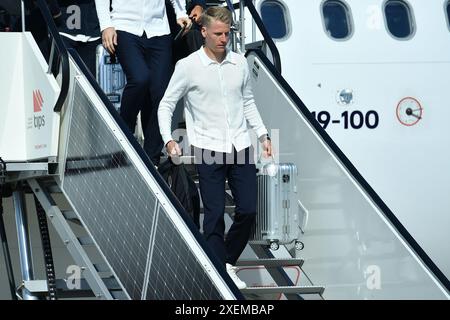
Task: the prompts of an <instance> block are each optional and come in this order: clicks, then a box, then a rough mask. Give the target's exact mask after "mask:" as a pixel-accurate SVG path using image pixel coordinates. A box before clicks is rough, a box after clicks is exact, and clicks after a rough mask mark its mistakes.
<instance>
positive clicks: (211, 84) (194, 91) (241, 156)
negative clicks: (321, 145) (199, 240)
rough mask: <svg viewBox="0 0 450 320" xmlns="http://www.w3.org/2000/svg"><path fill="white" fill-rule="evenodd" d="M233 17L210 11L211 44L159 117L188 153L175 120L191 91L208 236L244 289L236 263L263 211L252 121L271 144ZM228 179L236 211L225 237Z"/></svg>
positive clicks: (175, 81)
mask: <svg viewBox="0 0 450 320" xmlns="http://www.w3.org/2000/svg"><path fill="white" fill-rule="evenodd" d="M231 21H232V18H231V13H230V11H228V9H226V8H224V7H211V8H209V9H208V10H206V11H205V12H204V14H203V16H202V35H203V37H204V38H205V46H204V47H202V48H201V49H200V50H198V51H196V52H194V53H193V54H191V55H189V56H188V57H187V58H185V59H182V60H180V61H179V62H178V63H177V65H176V67H175V72H174V74H173V76H172V79H171V80H170V83H169V86H168V88H167V90H166V93H165V94H164V97H163V99H162V100H161V102H160V105H159V110H158V121H159V125H160V130H161V135H162V137H163V141H164V144H165V145H166V148H167V151H168V153H169V155H171V156H176V155H181V150H180V147H179V145H178V144H177V142H175V141H174V140H173V138H172V135H171V121H172V115H173V112H174V109H175V106H176V103H177V102H178V100H179V99H180V98H182V97H184V105H185V114H186V129H187V136H188V140H189V143H190V144H192V145H193V146H194V148H195V155H196V164H197V170H198V173H199V179H200V192H201V195H202V200H203V206H204V208H205V218H204V221H203V231H204V235H205V238H206V241H207V242H208V244H209V245H210V247H211V248H212V249H213V250H212V251H213V252H214V253H215V254H216V255H217V256H218V258H219V259H220V260H221V261H222V262H223V263H224V264H225V265H226V268H227V271H228V274H229V275H230V277H231V278H232V279H233V280H234V282H235V283H236V285H237V287H238V288H240V289H243V288H245V287H246V284H245V282H243V281H241V280H240V279H239V278H238V277H237V275H236V269H235V268H234V267H233V266H234V264H235V263H236V261H237V259H238V258H239V256H240V255H241V253H242V251H243V250H244V248H245V246H246V244H247V242H248V238H249V235H250V232H251V228H252V225H253V223H254V219H255V215H256V168H255V164H254V163H253V149H252V148H251V141H250V136H249V133H248V129H247V124H249V125H250V127H251V128H252V129H253V130H255V132H256V134H257V136H258V137H259V139H260V141H261V143H262V144H263V149H264V153H265V156H271V155H272V146H271V142H270V139H269V137H268V134H267V129H266V127H265V126H264V124H263V122H262V120H261V117H260V115H259V112H258V110H257V109H256V105H255V101H254V99H253V93H252V89H251V84H250V74H249V68H248V64H247V60H246V59H245V58H244V57H243V56H241V55H239V54H236V53H234V52H231V51H229V50H227V43H228V40H229V34H230V25H231ZM226 178H228V184H229V185H230V188H231V191H232V193H233V197H234V200H235V204H236V214H235V217H234V222H233V225H232V226H231V228H230V229H229V231H228V234H227V239H226V240H224V232H225V223H224V209H225V179H226Z"/></svg>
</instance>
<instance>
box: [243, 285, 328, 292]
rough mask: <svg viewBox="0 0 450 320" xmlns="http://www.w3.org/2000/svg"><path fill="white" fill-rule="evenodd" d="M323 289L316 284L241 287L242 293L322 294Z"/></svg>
mask: <svg viewBox="0 0 450 320" xmlns="http://www.w3.org/2000/svg"><path fill="white" fill-rule="evenodd" d="M324 291H325V288H324V287H318V286H288V287H247V288H245V289H241V292H242V293H243V294H275V293H286V294H322V293H323V292H324Z"/></svg>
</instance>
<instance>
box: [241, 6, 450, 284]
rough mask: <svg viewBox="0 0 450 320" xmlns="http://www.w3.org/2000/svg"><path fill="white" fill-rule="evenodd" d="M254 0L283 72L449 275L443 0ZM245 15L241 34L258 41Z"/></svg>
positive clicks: (449, 63)
mask: <svg viewBox="0 0 450 320" xmlns="http://www.w3.org/2000/svg"><path fill="white" fill-rule="evenodd" d="M255 6H256V8H257V9H258V11H259V12H262V13H263V14H262V18H263V21H264V22H265V24H266V26H267V27H268V29H269V33H271V35H275V37H274V38H275V39H274V40H275V43H276V46H277V48H278V50H279V52H280V56H281V64H282V75H283V77H284V78H285V79H286V80H287V82H288V83H289V84H290V86H291V87H292V88H293V89H294V90H295V92H296V93H297V95H298V96H299V97H300V99H301V100H302V101H303V102H304V103H305V105H306V106H307V107H308V109H309V110H310V111H311V112H313V114H314V115H315V117H316V119H317V120H318V121H319V122H320V123H321V124H322V125H323V127H324V128H326V131H327V133H328V134H329V135H330V136H331V138H332V139H333V140H334V141H335V142H336V144H337V145H338V146H339V148H340V149H341V150H342V151H343V152H344V154H345V155H346V156H347V157H348V158H349V159H350V161H351V162H352V163H353V164H354V165H355V167H356V168H357V169H358V170H359V172H360V173H361V174H362V176H363V177H364V178H365V179H366V180H367V181H368V183H369V184H370V185H371V186H372V188H373V189H374V190H375V191H376V192H377V193H378V195H379V196H380V197H381V199H383V201H384V202H385V204H386V205H387V206H388V207H389V208H390V209H391V210H392V212H393V213H394V214H395V215H396V217H397V218H398V219H399V220H400V222H401V223H402V224H403V226H404V227H405V228H406V229H407V230H408V231H409V232H410V234H411V235H412V236H413V237H414V238H415V240H416V241H417V242H418V243H419V245H420V246H421V247H422V248H423V249H424V250H425V252H426V253H427V254H428V255H429V256H430V257H431V259H432V260H433V261H434V262H435V263H436V264H437V266H438V267H439V268H440V269H441V271H442V272H443V273H444V274H445V275H446V276H447V278H448V277H449V276H450V255H449V250H448V244H449V243H450V233H449V232H448V231H449V228H450V197H449V194H450V170H449V163H450V132H449V126H448V123H447V121H448V119H449V118H450V108H449V102H448V101H449V99H448V97H447V93H448V83H449V80H450V79H449V75H450V56H449V52H450V41H449V37H450V26H449V20H450V19H449V15H450V1H448V0H433V1H424V0H408V1H399V0H388V1H386V0H363V1H361V0H345V1H341V0H328V1H322V0H313V1H311V0H301V1H298V0H295V1H294V0H282V1H279V0H257V1H256V3H255ZM249 20H250V19H246V21H247V23H246V42H247V43H251V42H254V41H255V40H261V39H262V37H261V34H260V33H259V32H255V30H257V29H256V28H253V26H252V23H251V22H250V21H249ZM274 107H276V106H274ZM298 148H299V149H301V148H302V146H301V145H299V146H298Z"/></svg>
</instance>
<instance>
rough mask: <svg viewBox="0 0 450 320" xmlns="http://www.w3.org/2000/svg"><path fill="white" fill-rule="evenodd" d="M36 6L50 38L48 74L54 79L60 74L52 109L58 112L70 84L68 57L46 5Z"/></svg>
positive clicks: (38, 3)
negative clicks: (56, 95) (58, 89)
mask: <svg viewBox="0 0 450 320" xmlns="http://www.w3.org/2000/svg"><path fill="white" fill-rule="evenodd" d="M37 5H38V7H39V10H40V11H41V13H42V17H43V18H44V20H45V23H46V25H47V29H48V31H49V33H50V35H51V37H52V45H51V52H50V58H49V61H48V65H49V70H48V73H53V75H54V76H55V77H56V75H58V74H59V72H61V91H60V93H59V96H58V100H57V101H56V103H55V106H54V108H53V111H55V112H60V111H61V109H62V107H63V105H64V102H65V101H66V98H67V94H68V92H69V83H70V78H69V76H70V68H69V55H68V53H67V48H66V46H65V45H64V42H63V41H62V39H61V36H60V35H59V32H58V29H57V27H56V24H55V22H54V21H53V17H52V15H51V13H50V10H49V8H48V6H47V4H46V3H45V1H44V0H37ZM55 48H56V50H57V56H56V57H55ZM55 61H56V63H55ZM60 70H61V71H60Z"/></svg>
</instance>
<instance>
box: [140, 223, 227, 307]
mask: <svg viewBox="0 0 450 320" xmlns="http://www.w3.org/2000/svg"><path fill="white" fill-rule="evenodd" d="M157 219H158V223H157V228H156V234H155V239H154V242H153V244H154V245H153V253H152V259H151V263H150V268H149V272H150V276H149V279H150V281H149V283H148V290H147V295H146V299H151V300H153V299H157V300H159V299H163V300H168V299H175V295H177V296H178V299H184V300H189V299H192V300H200V299H204V298H205V297H208V299H214V300H217V299H220V298H221V297H220V294H219V293H218V292H217V290H216V289H215V287H214V285H213V284H212V283H211V280H210V279H209V278H208V277H207V275H206V273H205V271H204V270H203V268H202V266H201V264H200V262H199V261H198V260H197V259H196V257H195V256H194V255H186V254H185V253H186V252H189V247H188V246H187V245H186V243H185V242H184V241H183V239H182V238H181V237H176V236H175V237H174V234H173V231H174V229H175V226H174V225H173V224H172V222H171V221H170V220H169V219H168V218H167V216H166V215H164V214H160V215H158V218H157ZM173 287H177V288H178V289H177V290H178V292H173V291H172V290H171V288H173Z"/></svg>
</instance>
